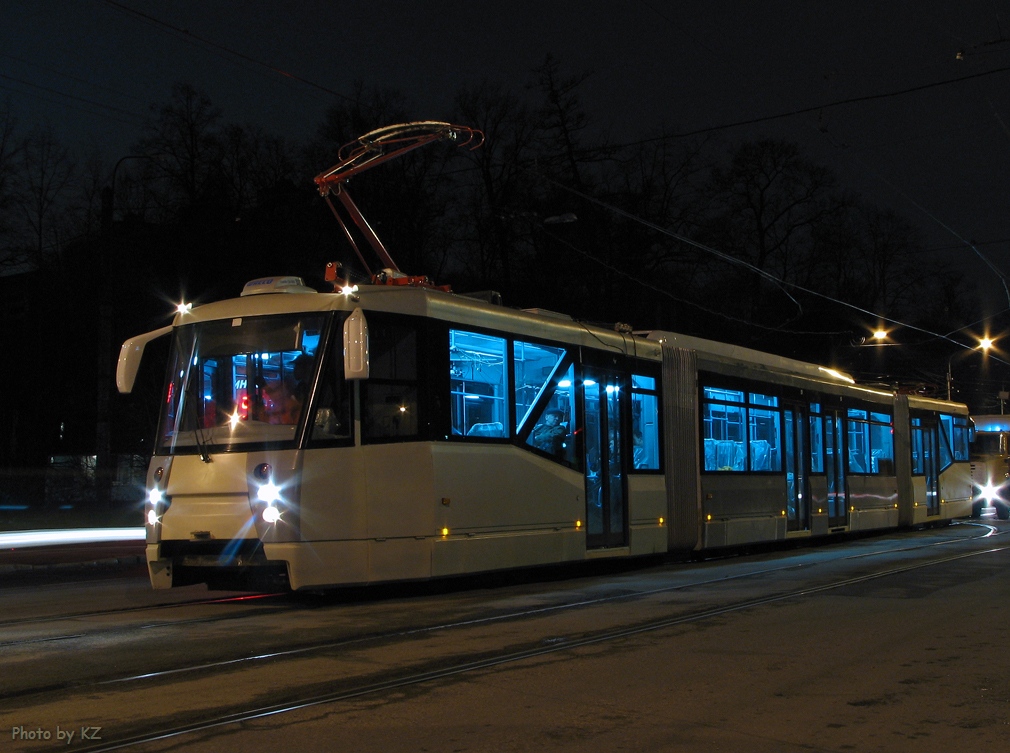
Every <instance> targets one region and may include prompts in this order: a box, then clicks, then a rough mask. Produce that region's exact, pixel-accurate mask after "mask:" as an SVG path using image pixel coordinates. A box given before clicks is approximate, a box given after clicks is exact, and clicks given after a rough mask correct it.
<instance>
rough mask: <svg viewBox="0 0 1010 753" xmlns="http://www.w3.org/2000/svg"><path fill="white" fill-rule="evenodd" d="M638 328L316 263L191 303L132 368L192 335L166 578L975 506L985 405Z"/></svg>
mask: <svg viewBox="0 0 1010 753" xmlns="http://www.w3.org/2000/svg"><path fill="white" fill-rule="evenodd" d="M389 282H397V280H395V279H391V280H390V281H389ZM621 329H622V331H614V330H607V329H604V328H598V327H592V326H587V325H584V324H581V323H579V322H576V321H573V320H572V319H571V318H569V317H566V316H563V315H559V314H554V313H551V312H546V311H517V310H510V309H507V308H503V307H501V306H495V305H491V304H488V303H484V302H481V301H478V300H475V299H472V298H468V297H466V296H461V295H454V294H452V293H448V292H444V291H441V290H434V289H427V288H422V287H413V286H409V285H396V284H386V285H367V286H362V287H361V289H359V290H355V291H347V292H344V293H340V292H334V293H318V292H315V291H313V290H312V289H310V288H307V287H305V286H304V285H303V284H302V282H301V280H300V279H299V278H273V279H261V280H255V281H253V282H251V283H249V284H248V285H246V287H245V290H244V291H243V293H242V296H241V297H240V298H236V299H232V300H226V301H220V302H216V303H210V304H207V305H204V306H200V307H197V308H193V309H192V310H189V311H186V312H183V313H179V314H177V315H176V318H175V321H174V322H173V324H172V326H171V327H166V328H164V329H163V330H159V331H157V332H152V333H149V334H147V335H142V336H140V337H137V338H134V339H132V340H130V341H128V342H127V343H125V344H124V345H123V349H122V353H121V356H120V361H119V368H118V373H117V381H118V386H119V389H120V390H121V391H123V392H128V391H130V389H131V387H132V384H133V381H134V378H135V375H136V373H137V368H138V365H139V360H140V358H141V356H142V353H143V350H144V345H145V344H146V343H147V342H149V341H150V340H151V339H153V338H154V337H157V336H160V335H168V334H171V337H172V341H173V342H172V350H171V356H170V364H169V374H168V380H167V386H166V389H165V393H164V395H163V398H162V409H161V419H160V423H159V429H158V436H157V441H156V446H155V452H154V457H153V459H152V461H151V465H150V470H149V473H148V499H149V502H148V503H147V508H148V514H147V559H148V564H149V568H150V575H151V581H152V583H153V585H154V586H155V587H156V588H167V587H171V586H173V585H182V584H188V583H195V582H206V583H208V584H209V585H210V586H211V587H221V588H259V587H262V586H263V585H265V584H267V585H277V584H282V585H286V586H287V587H289V588H291V589H295V590H297V589H315V588H320V587H325V586H333V585H339V584H364V583H375V582H381V581H395V580H407V579H424V578H437V577H442V576H451V575H456V574H463V573H474V572H481V571H491V570H501V569H507V568H516V567H527V566H535V565H543V564H547V563H561V562H573V561H580V560H587V559H594V558H602V557H634V556H639V555H650V554H657V553H664V552H671V551H681V552H684V551H695V550H703V549H717V548H720V547H732V546H740V545H746V544H752V543H758V542H774V541H783V540H785V539H791V538H804V537H815V536H825V535H829V534H836V533H843V532H853V531H865V530H870V529H883V528H897V527H901V526H916V525H922V524H932V523H941V522H944V521H948V520H950V519H952V518H955V517H962V516H968V515H970V513H971V504H972V486H971V476H970V470H969V462H968V436H969V418H968V411H967V408H966V407H965V406H964V405H960V404H957V403H951V402H943V401H937V400H929V399H923V398H920V397H917V396H910V395H895V394H892V393H889V392H882V391H880V390H876V389H869V388H866V387H860V386H857V385H855V384H853V383H852V380H851V379H849V378H848V377H846V376H845V375H843V374H840V373H838V372H835V371H833V370H831V369H826V368H823V367H818V366H815V365H811V364H807V363H802V362H799V361H795V360H790V359H786V358H780V357H776V356H772V355H768V354H765V353H760V352H757V351H753V350H748V349H745V348H740V347H734V346H729V345H725V344H720V343H716V342H711V341H707V340H702V339H698V338H692V337H685V336H682V335H677V334H674V333H669V332H649V333H635V334H632V333H631V332H629V331H624V330H626V328H621Z"/></svg>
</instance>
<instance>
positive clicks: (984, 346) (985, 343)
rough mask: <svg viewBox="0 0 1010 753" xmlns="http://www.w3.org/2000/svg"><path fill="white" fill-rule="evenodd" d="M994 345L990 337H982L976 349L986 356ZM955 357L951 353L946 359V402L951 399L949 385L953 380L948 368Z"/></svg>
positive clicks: (954, 354)
mask: <svg viewBox="0 0 1010 753" xmlns="http://www.w3.org/2000/svg"><path fill="white" fill-rule="evenodd" d="M994 343H995V340H993V339H992V338H991V337H982V338H980V339H979V341H978V347H977V349H978V350H981V351H982V353H984V354H986V355H988V353H989V349H990V348H992V346H993V344H994ZM975 349H976V348H972V350H975ZM956 355H957V353H952V354H951V356H950V358H948V359H947V399H948V400H950V399H951V394H952V390H951V384H952V382H953V381H954V380H953V376H952V375H951V373H950V366H951V362H952V361H953V360H954V356H956Z"/></svg>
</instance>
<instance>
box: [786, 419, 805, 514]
mask: <svg viewBox="0 0 1010 753" xmlns="http://www.w3.org/2000/svg"><path fill="white" fill-rule="evenodd" d="M784 418H785V466H786V529H787V530H789V531H807V530H809V529H810V488H809V487H810V482H809V479H810V469H809V464H810V451H809V440H808V438H807V414H806V411H805V410H804V409H803V408H802V407H801V406H798V405H797V406H787V407H786V409H785V412H784Z"/></svg>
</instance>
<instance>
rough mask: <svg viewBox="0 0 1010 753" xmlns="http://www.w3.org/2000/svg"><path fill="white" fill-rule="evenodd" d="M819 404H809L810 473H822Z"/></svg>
mask: <svg viewBox="0 0 1010 753" xmlns="http://www.w3.org/2000/svg"><path fill="white" fill-rule="evenodd" d="M820 412H821V405H820V403H810V472H811V473H824V417H823V416H821V415H820Z"/></svg>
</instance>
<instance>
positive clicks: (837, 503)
mask: <svg viewBox="0 0 1010 753" xmlns="http://www.w3.org/2000/svg"><path fill="white" fill-rule="evenodd" d="M844 428H845V424H844V422H843V420H842V414H841V413H840V412H839V411H828V412H827V413H826V415H825V416H824V473H825V474H826V476H827V482H828V527H829V528H837V527H839V526H844V525H847V524H848V522H849V509H848V504H847V498H846V494H845V434H844V431H843V429H844Z"/></svg>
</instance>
